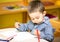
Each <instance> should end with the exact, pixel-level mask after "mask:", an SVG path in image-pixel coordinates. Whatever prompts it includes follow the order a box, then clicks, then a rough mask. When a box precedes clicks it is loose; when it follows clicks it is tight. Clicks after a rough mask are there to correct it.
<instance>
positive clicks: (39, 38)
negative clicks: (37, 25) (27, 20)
mask: <svg viewBox="0 0 60 42" xmlns="http://www.w3.org/2000/svg"><path fill="white" fill-rule="evenodd" d="M36 31H37V37H38V42H40V35H39V32H38V29H37V30H36Z"/></svg>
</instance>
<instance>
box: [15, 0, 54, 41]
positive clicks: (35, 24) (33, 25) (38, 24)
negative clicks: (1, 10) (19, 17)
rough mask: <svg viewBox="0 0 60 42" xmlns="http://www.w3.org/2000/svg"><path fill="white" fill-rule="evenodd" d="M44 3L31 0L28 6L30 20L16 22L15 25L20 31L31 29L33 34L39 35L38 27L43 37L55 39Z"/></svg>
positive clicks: (49, 39) (50, 39) (48, 39)
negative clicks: (23, 22) (22, 22)
mask: <svg viewBox="0 0 60 42" xmlns="http://www.w3.org/2000/svg"><path fill="white" fill-rule="evenodd" d="M44 10H45V8H44V5H43V4H42V3H41V2H40V1H31V2H30V4H29V7H28V15H29V17H30V19H31V20H30V21H29V22H28V23H26V24H20V25H19V23H18V22H17V23H15V27H16V29H17V30H19V31H22V32H23V31H27V30H30V31H31V33H32V34H33V35H37V32H36V30H37V29H38V32H39V35H40V38H41V39H45V40H47V41H49V42H52V40H53V28H52V26H51V24H50V22H49V18H48V17H46V16H45V14H46V11H44Z"/></svg>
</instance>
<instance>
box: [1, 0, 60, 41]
mask: <svg viewBox="0 0 60 42" xmlns="http://www.w3.org/2000/svg"><path fill="white" fill-rule="evenodd" d="M30 1H33V0H0V29H4V28H12V27H14V23H15V22H20V23H26V22H27V21H28V20H29V18H28V13H27V7H28V4H29V2H30ZM41 1H42V2H43V4H44V5H45V10H46V11H47V14H46V16H48V17H49V18H50V22H51V24H52V26H53V28H55V30H56V31H55V33H54V37H56V38H55V39H56V41H54V42H60V41H59V40H60V0H41Z"/></svg>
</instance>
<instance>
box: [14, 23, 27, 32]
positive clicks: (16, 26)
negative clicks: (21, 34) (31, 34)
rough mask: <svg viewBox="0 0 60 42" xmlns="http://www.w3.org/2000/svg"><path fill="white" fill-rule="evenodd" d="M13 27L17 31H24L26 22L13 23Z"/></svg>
mask: <svg viewBox="0 0 60 42" xmlns="http://www.w3.org/2000/svg"><path fill="white" fill-rule="evenodd" d="M15 28H16V29H17V30H18V31H26V30H27V29H28V27H27V24H20V23H19V22H16V23H15Z"/></svg>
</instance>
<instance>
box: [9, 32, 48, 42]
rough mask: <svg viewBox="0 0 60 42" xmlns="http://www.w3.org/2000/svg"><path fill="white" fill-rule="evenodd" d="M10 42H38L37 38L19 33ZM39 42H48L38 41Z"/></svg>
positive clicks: (25, 33) (26, 33)
mask: <svg viewBox="0 0 60 42" xmlns="http://www.w3.org/2000/svg"><path fill="white" fill-rule="evenodd" d="M10 42H38V38H36V36H34V35H32V34H30V33H29V32H20V33H18V34H17V36H15V37H14V38H13V39H12V40H11V41H10ZM40 42H48V41H46V40H43V39H40Z"/></svg>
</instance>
